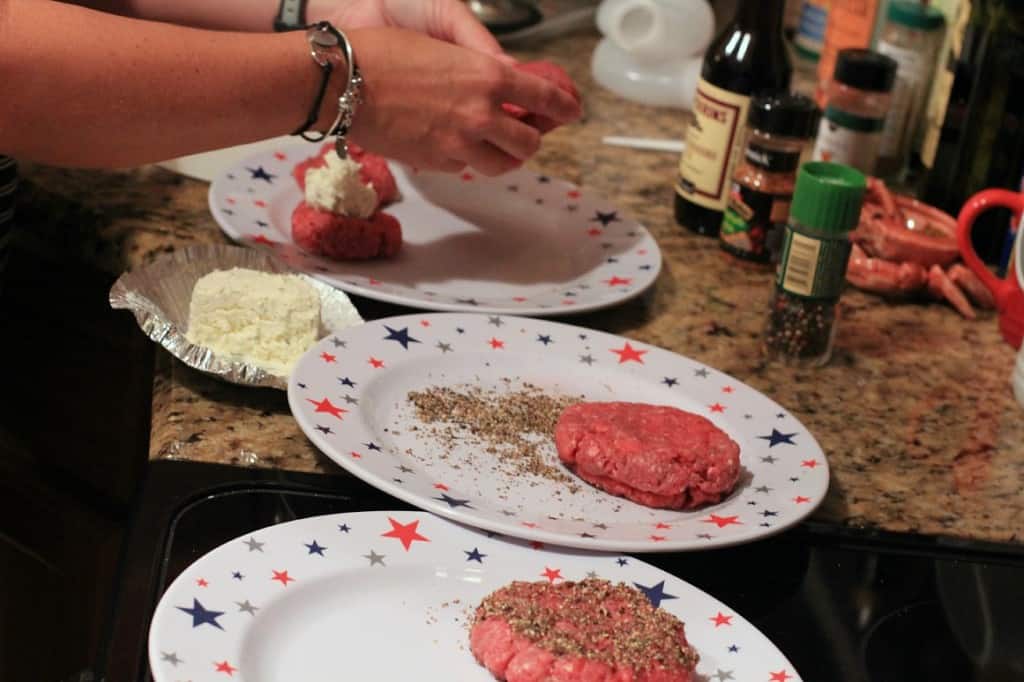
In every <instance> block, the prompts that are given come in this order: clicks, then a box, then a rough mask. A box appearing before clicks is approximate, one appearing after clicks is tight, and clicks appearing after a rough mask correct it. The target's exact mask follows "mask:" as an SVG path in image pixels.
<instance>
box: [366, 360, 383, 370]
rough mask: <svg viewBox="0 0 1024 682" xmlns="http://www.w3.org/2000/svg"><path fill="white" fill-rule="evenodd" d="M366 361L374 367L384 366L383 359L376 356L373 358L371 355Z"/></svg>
mask: <svg viewBox="0 0 1024 682" xmlns="http://www.w3.org/2000/svg"><path fill="white" fill-rule="evenodd" d="M367 362H369V363H370V364H371V365H373V368H374V369H380V368H381V367H383V366H384V361H383V360H378V359H377V358H374V357H371V358H370V359H369V360H367Z"/></svg>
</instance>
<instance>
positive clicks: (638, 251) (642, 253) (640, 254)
mask: <svg viewBox="0 0 1024 682" xmlns="http://www.w3.org/2000/svg"><path fill="white" fill-rule="evenodd" d="M636 255H638V256H646V255H647V249H639V250H637V252H636Z"/></svg>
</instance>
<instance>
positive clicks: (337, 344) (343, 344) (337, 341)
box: [331, 337, 348, 348]
mask: <svg viewBox="0 0 1024 682" xmlns="http://www.w3.org/2000/svg"><path fill="white" fill-rule="evenodd" d="M331 343H333V344H334V347H335V348H345V347H347V346H348V341H342V340H341V339H338V338H335V337H331Z"/></svg>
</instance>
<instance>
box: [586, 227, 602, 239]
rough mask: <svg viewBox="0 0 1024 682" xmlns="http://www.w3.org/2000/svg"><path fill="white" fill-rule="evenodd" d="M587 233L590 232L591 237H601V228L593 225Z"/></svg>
mask: <svg viewBox="0 0 1024 682" xmlns="http://www.w3.org/2000/svg"><path fill="white" fill-rule="evenodd" d="M587 234H589V235H590V236H591V237H600V236H601V229H600V228H597V227H592V228H590V229H589V230H587Z"/></svg>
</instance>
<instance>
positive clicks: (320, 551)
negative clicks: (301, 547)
mask: <svg viewBox="0 0 1024 682" xmlns="http://www.w3.org/2000/svg"><path fill="white" fill-rule="evenodd" d="M306 549H308V550H309V553H310V554H317V555H319V556H323V555H324V550H325V549H327V548H326V547H323V546H321V545H318V544H317V542H316V540H313V542H310V543H308V544H306Z"/></svg>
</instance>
